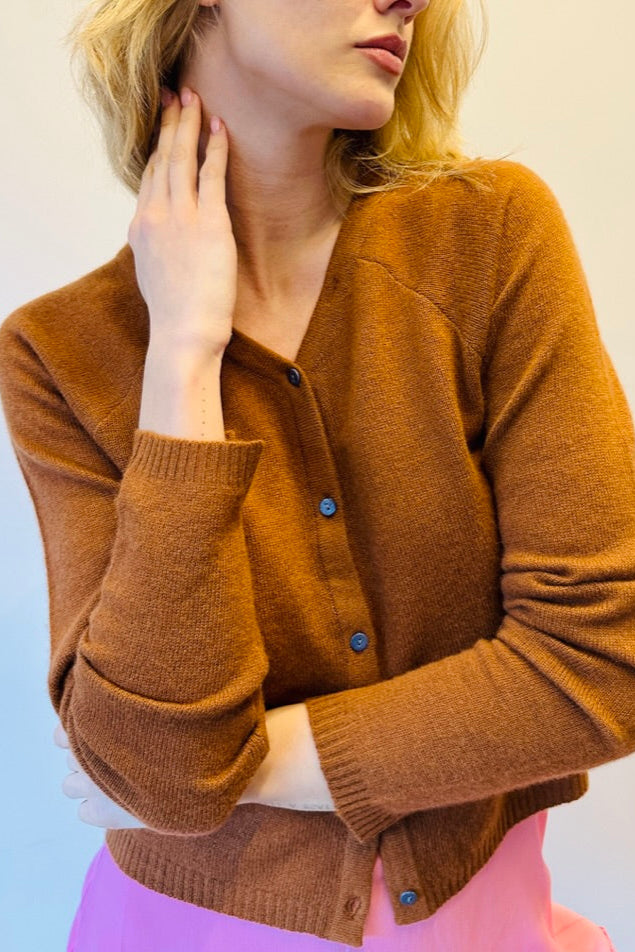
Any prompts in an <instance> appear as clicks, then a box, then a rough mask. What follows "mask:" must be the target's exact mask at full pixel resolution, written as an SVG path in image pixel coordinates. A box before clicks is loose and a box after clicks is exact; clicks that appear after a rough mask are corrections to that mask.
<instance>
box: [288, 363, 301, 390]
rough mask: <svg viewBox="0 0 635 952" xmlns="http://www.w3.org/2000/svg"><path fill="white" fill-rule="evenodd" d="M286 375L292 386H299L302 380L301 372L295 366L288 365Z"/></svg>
mask: <svg viewBox="0 0 635 952" xmlns="http://www.w3.org/2000/svg"><path fill="white" fill-rule="evenodd" d="M287 377H288V378H289V381H290V382H291V383H292V384H293V386H294V387H299V386H300V383H301V382H302V374H301V373H300V371H299V370H297V369H296V368H295V367H290V368H289V370H288V372H287Z"/></svg>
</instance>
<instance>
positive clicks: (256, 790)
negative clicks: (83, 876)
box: [53, 703, 335, 829]
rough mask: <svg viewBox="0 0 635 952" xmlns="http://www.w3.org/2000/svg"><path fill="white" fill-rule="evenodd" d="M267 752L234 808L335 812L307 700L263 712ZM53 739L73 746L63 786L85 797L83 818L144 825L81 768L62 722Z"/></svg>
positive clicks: (111, 825)
mask: <svg viewBox="0 0 635 952" xmlns="http://www.w3.org/2000/svg"><path fill="white" fill-rule="evenodd" d="M265 722H266V729H267V736H268V738H269V751H268V753H267V756H266V757H265V759H264V760H263V761H262V763H261V764H260V766H259V767H258V770H257V771H256V773H255V774H254V776H253V777H252V778H251V780H250V782H249V784H248V785H247V787H246V788H245V790H244V791H243V793H242V796H241V797H240V799H239V801H238V803H237V804H236V806H240V805H241V804H245V803H260V804H262V805H263V806H274V807H283V808H286V809H288V810H319V811H328V812H335V805H334V802H333V799H332V797H331V794H330V791H329V788H328V785H327V783H326V778H325V777H324V774H323V772H322V768H321V766H320V761H319V758H318V754H317V750H316V747H315V742H314V740H313V734H312V732H311V724H310V721H309V716H308V711H307V709H306V706H305V705H304V704H301V703H300V704H287V705H285V706H284V707H276V708H270V709H269V710H268V711H265ZM53 739H54V740H55V743H56V744H57V746H58V747H66V748H68V749H69V752H68V755H67V758H66V763H67V765H68V766H69V767H70V768H71V770H72V771H74V772H73V773H71V774H69V775H68V776H67V777H66V778H65V779H64V782H63V784H62V790H63V791H64V793H65V794H66V795H67V796H68V797H72V798H78V797H85V798H86V799H85V800H84V802H83V803H81V804H80V805H79V809H78V811H77V815H78V816H79V818H80V820H83V821H84V822H85V823H90V824H92V825H93V826H101V827H104V828H106V829H126V828H138V827H144V828H145V829H149V827H147V826H146V825H145V824H144V823H142V822H141V820H138V819H137V817H135V816H133V815H132V814H131V813H127V812H126V810H124V809H123V808H122V807H120V806H118V805H117V804H116V803H114V802H113V801H112V800H111V799H110V798H109V797H107V796H106V794H105V793H103V792H102V791H101V790H100V789H99V787H97V786H96V785H95V784H94V783H93V781H92V780H91V779H90V777H89V776H88V774H87V773H86V772H85V771H84V770H83V769H82V767H81V765H80V764H79V763H78V761H77V759H76V758H75V756H74V755H73V753H72V751H71V750H70V745H69V743H68V736H67V734H66V731H65V730H64V728H63V727H62V725H61V724H60V723H58V725H57V727H56V729H55V733H54V735H53Z"/></svg>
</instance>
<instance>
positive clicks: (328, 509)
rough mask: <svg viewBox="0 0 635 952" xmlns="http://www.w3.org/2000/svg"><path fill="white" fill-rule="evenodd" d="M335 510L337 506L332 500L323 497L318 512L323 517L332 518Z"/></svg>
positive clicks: (328, 497)
mask: <svg viewBox="0 0 635 952" xmlns="http://www.w3.org/2000/svg"><path fill="white" fill-rule="evenodd" d="M336 510H337V504H336V502H335V500H334V499H331V497H330V496H325V497H324V499H323V500H322V502H321V503H320V512H321V513H322V515H323V516H332V515H333V513H334V512H335V511H336Z"/></svg>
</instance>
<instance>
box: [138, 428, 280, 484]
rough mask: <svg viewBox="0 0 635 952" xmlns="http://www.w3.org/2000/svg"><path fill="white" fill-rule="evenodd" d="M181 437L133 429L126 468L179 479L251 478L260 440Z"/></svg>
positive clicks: (238, 481)
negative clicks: (204, 439) (130, 451)
mask: <svg viewBox="0 0 635 952" xmlns="http://www.w3.org/2000/svg"><path fill="white" fill-rule="evenodd" d="M226 433H227V434H230V438H229V439H228V440H227V441H222V440H209V441H203V440H185V439H180V438H178V437H174V436H168V435H166V434H163V433H154V432H153V431H152V430H141V429H136V430H135V431H134V437H133V442H132V453H131V456H130V460H129V462H128V466H127V469H126V472H128V471H135V472H137V473H141V474H143V475H144V476H152V477H159V478H164V479H174V478H176V479H183V480H185V479H186V480H194V481H208V480H211V481H212V482H214V483H222V484H223V485H224V486H242V485H244V483H245V482H249V480H251V478H252V476H253V474H254V471H255V469H256V466H257V464H258V460H259V459H260V454H261V453H262V451H263V449H264V446H265V443H264V440H234V439H232V438H231V436H233V435H234V430H227V431H226Z"/></svg>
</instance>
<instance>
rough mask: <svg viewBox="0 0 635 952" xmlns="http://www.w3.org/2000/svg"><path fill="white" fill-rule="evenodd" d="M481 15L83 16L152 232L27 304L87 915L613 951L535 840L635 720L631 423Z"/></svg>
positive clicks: (617, 753) (261, 8) (20, 323)
mask: <svg viewBox="0 0 635 952" xmlns="http://www.w3.org/2000/svg"><path fill="white" fill-rule="evenodd" d="M210 15H211V18H210ZM467 22H468V21H467V13H466V7H465V4H464V3H463V2H461V0H454V2H449V0H448V2H446V3H442V2H441V0H438V2H436V0H435V2H433V3H432V4H430V6H429V7H428V6H427V4H426V3H425V0H410V2H406V3H404V2H400V3H392V2H391V3H389V2H386V0H375V2H374V3H369V2H368V0H355V2H352V3H350V4H348V5H344V6H341V5H340V6H328V5H327V6H324V5H320V4H317V5H316V4H306V5H300V6H295V7H294V6H293V5H289V4H288V3H286V2H284V0H274V2H273V5H272V2H271V0H267V3H266V4H265V3H264V2H262V0H233V2H232V3H229V2H228V0H203V2H201V3H200V4H197V3H194V2H192V0H176V2H175V0H171V2H170V3H168V2H163V3H156V2H155V0H153V2H152V3H150V2H149V0H148V2H145V0H144V2H143V3H139V2H138V0H135V2H134V3H133V2H131V0H130V2H128V0H121V2H119V3H117V4H114V3H109V2H106V3H105V4H104V3H103V2H101V4H100V7H99V8H97V10H96V12H95V13H94V16H93V18H92V20H90V21H89V22H88V23H87V25H86V26H85V28H84V30H83V32H82V33H80V34H79V36H80V38H81V48H82V49H83V50H84V52H85V53H86V54H88V60H87V62H88V72H87V76H88V77H89V79H90V81H91V82H92V84H93V89H94V91H95V92H96V94H97V97H96V101H97V103H98V106H99V109H100V116H101V117H102V119H103V120H104V124H105V125H104V127H105V130H106V132H107V145H108V150H109V155H110V158H111V161H112V162H113V165H114V167H115V168H116V169H117V171H118V173H119V174H120V177H121V178H122V180H123V181H124V182H126V184H127V185H128V186H129V187H131V188H132V189H133V190H134V191H135V193H137V194H138V204H137V210H136V213H135V216H134V219H133V221H132V223H131V226H130V230H129V233H128V239H129V243H128V244H126V245H125V246H124V247H123V248H122V249H121V250H120V251H119V253H118V254H117V255H116V256H115V257H114V258H113V259H112V260H111V261H109V262H107V263H106V264H104V265H102V266H101V267H100V268H97V269H96V270H95V271H93V272H91V273H90V274H88V275H85V276H83V277H82V278H81V279H79V280H78V281H76V282H74V283H73V284H70V285H67V286H66V287H64V288H60V289H58V290H57V291H54V292H51V294H48V295H44V296H43V297H41V298H39V299H37V300H36V301H32V302H29V303H28V304H25V305H23V306H22V307H21V308H18V310H17V311H15V312H13V314H11V315H9V317H7V318H6V319H5V321H4V322H3V324H2V328H1V329H0V369H1V373H0V384H1V392H2V399H3V406H4V411H5V415H6V418H7V423H8V427H9V431H10V434H11V439H12V443H13V446H14V449H15V451H16V456H17V459H18V461H19V463H20V466H21V467H22V470H23V473H24V476H25V479H26V481H27V484H28V486H29V490H30V492H31V495H32V498H33V500H34V504H35V507H36V511H37V514H38V519H39V524H40V527H41V532H42V538H43V544H44V549H45V553H46V564H47V574H48V583H49V597H50V624H51V645H52V653H51V665H50V673H49V690H50V695H51V700H52V703H53V705H54V707H55V710H56V711H57V713H58V714H59V716H60V728H59V730H58V732H57V739H58V743H60V744H62V745H67V746H69V747H70V751H71V753H69V765H70V766H71V768H72V769H74V773H73V775H72V777H71V778H69V780H68V781H67V783H66V784H65V790H66V792H67V793H68V794H69V795H70V796H76V797H85V798H86V799H85V803H84V804H83V807H84V810H83V814H82V811H81V810H80V816H82V818H83V819H85V820H86V821H88V822H92V823H96V824H97V825H100V826H104V827H106V828H107V830H108V832H107V834H106V837H105V842H104V844H103V846H102V847H101V849H100V850H99V851H98V853H97V855H96V856H95V858H94V860H93V862H92V863H91V866H90V869H89V871H88V873H87V876H86V881H85V883H84V889H83V892H82V898H81V902H80V906H79V908H78V910H77V915H76V917H75V921H74V923H73V928H72V931H71V936H70V938H69V944H68V950H69V952H84V950H91V952H101V950H108V952H113V950H114V949H119V948H120V949H127V950H135V952H139V950H142V949H148V950H150V949H151V950H152V952H163V950H174V949H176V948H179V949H181V948H187V949H188V950H189V952H195V950H203V949H226V948H233V949H250V950H253V949H258V950H273V949H275V950H282V949H289V950H301V949H303V950H315V952H317V950H318V949H324V950H325V952H326V950H327V949H333V950H335V949H345V948H360V947H363V948H366V949H373V950H375V952H380V950H381V952H385V950H390V952H394V950H406V949H407V950H410V949H412V950H414V949H424V948H425V949H426V950H433V952H441V950H448V952H449V950H452V952H463V950H465V952H468V950H469V952H486V950H487V952H490V950H492V949H496V950H510V952H521V950H526V952H529V950H532V952H539V950H540V952H542V950H545V952H563V950H573V949H575V950H576V952H582V950H593V952H600V950H608V949H612V945H611V942H610V939H609V937H608V935H607V934H606V931H605V930H604V929H603V928H602V927H600V926H596V925H595V924H594V923H592V922H590V921H589V920H587V919H585V918H584V917H582V916H579V915H577V914H576V913H574V912H572V911H570V910H567V909H565V908H564V907H562V906H558V905H557V904H554V903H552V902H551V897H550V878H549V872H548V870H547V868H546V866H545V864H544V861H543V858H542V855H541V848H542V842H543V836H544V829H545V823H546V817H547V809H548V807H550V806H555V805H557V804H560V803H566V802H570V801H573V800H575V799H577V798H579V797H581V796H582V795H583V794H584V793H585V792H586V790H587V789H588V773H587V771H588V769H590V768H591V767H594V766H597V765H599V764H602V763H606V762H608V761H611V760H615V759H617V758H619V757H623V756H626V755H628V754H629V753H632V752H633V750H635V720H634V717H633V705H632V704H630V703H627V701H626V700H625V699H628V698H632V692H633V687H634V685H635V639H634V638H633V619H634V618H635V550H634V549H635V547H634V539H635V475H634V469H633V455H634V447H635V434H634V432H633V425H632V419H631V416H630V413H629V408H628V405H627V402H626V400H625V397H624V394H623V391H622V389H621V386H620V383H619V380H618V379H617V377H616V374H615V371H614V369H613V367H612V364H611V361H610V359H609V357H608V355H607V353H606V351H605V349H604V347H603V344H602V341H601V339H600V337H599V332H598V327H597V323H596V320H595V315H594V313H593V307H592V304H591V300H590V295H589V293H588V288H587V286H586V283H585V279H584V274H583V272H582V268H581V264H580V260H579V258H578V256H577V252H576V250H575V246H574V243H573V240H572V237H571V233H570V231H569V229H568V226H567V223H566V221H565V219H564V216H563V214H562V210H561V209H560V206H559V205H558V203H557V200H556V199H555V197H554V196H553V194H552V193H551V191H550V189H549V188H548V186H547V185H546V184H545V183H544V182H543V181H542V180H541V179H540V178H539V177H538V176H537V175H535V173H533V172H531V171H530V170H529V169H527V168H525V167H524V166H522V165H520V164H518V163H514V162H508V161H505V160H492V161H489V162H487V161H483V162H479V161H474V162H469V161H467V160H466V159H465V157H464V156H462V154H461V152H460V149H459V148H458V146H457V141H458V140H457V136H456V129H455V118H456V115H457V107H458V100H459V97H460V94H461V92H462V90H463V89H464V88H465V85H466V82H467V78H468V72H469V70H468V66H467V60H466V58H465V55H464V54H465V52H466V51H468V49H469V40H468V37H469V31H468V30H467ZM386 35H389V37H390V39H388V40H385V41H381V40H379V39H378V37H380V36H386ZM382 42H383V52H379V51H378V50H379V47H380V45H381V43H382ZM369 43H370V47H369ZM364 47H366V49H364ZM387 47H390V49H392V50H393V52H392V53H391V52H389V51H388V50H387ZM369 49H370V51H368V50H369ZM373 49H374V51H373ZM161 82H164V83H165V85H166V86H167V87H171V88H172V89H173V90H174V91H176V92H177V93H178V95H172V96H171V97H170V96H169V94H168V91H167V90H164V99H163V109H162V112H161V122H160V128H159V124H158V123H157V124H156V125H154V124H155V118H156V116H157V114H158V99H157V97H158V94H159V86H160V84H161ZM214 116H216V117H220V119H222V121H221V122H220V123H218V124H217V125H213V124H212V123H213V117H214ZM153 125H154V131H153ZM215 129H217V131H214V130H215ZM157 137H158V141H157ZM486 179H487V180H488V184H487V185H485V186H484V184H483V182H484V180H486ZM474 185H476V186H477V187H476V188H474V187H472V186H474ZM493 897H496V898H495V901H492V899H493Z"/></svg>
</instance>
